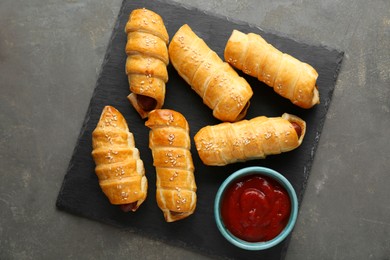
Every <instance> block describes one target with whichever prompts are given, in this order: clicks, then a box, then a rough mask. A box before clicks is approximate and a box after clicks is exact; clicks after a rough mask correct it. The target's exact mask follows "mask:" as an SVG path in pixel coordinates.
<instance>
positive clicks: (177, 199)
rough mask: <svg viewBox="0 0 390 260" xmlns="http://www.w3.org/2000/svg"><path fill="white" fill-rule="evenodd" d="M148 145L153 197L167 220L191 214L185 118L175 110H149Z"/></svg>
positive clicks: (193, 203)
mask: <svg viewBox="0 0 390 260" xmlns="http://www.w3.org/2000/svg"><path fill="white" fill-rule="evenodd" d="M145 125H146V126H147V127H149V128H150V129H151V130H150V134H149V147H150V149H151V150H152V155H153V165H154V166H155V167H156V174H157V178H156V180H157V182H156V187H157V190H156V199H157V204H158V206H159V207H160V209H161V210H162V211H163V213H164V217H165V220H166V221H167V222H173V221H177V220H180V219H183V218H186V217H188V216H189V215H191V214H193V213H194V211H195V208H196V200H197V196H196V189H197V187H196V183H195V177H194V164H193V161H192V156H191V152H190V149H191V140H190V137H189V126H188V122H187V120H186V119H185V118H184V116H183V115H182V114H180V113H179V112H176V111H173V110H169V109H157V110H153V111H151V112H150V113H149V117H148V120H147V121H146V123H145Z"/></svg>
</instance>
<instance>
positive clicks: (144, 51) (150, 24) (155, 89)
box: [125, 8, 169, 118]
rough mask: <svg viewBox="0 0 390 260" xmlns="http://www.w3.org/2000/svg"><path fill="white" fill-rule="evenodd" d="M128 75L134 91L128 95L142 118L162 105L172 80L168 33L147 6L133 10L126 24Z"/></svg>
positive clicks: (157, 16)
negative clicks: (170, 77) (167, 85)
mask: <svg viewBox="0 0 390 260" xmlns="http://www.w3.org/2000/svg"><path fill="white" fill-rule="evenodd" d="M125 32H126V33H127V44H126V54H127V60H126V74H127V75H128V80H129V85H130V91H131V94H130V95H129V96H128V99H129V101H130V103H131V104H132V105H133V106H134V108H135V109H136V110H137V112H138V113H139V114H140V116H141V117H142V118H146V117H147V116H148V113H149V112H150V111H151V110H153V109H158V108H161V107H162V106H163V104H164V100H165V83H166V82H167V81H168V71H167V65H168V63H169V58H168V48H167V45H168V41H169V37H168V32H167V30H166V28H165V25H164V22H163V20H162V18H161V16H160V15H158V14H156V13H155V12H153V11H150V10H147V9H145V8H143V9H136V10H133V11H132V12H131V14H130V17H129V20H128V22H127V24H126V27H125Z"/></svg>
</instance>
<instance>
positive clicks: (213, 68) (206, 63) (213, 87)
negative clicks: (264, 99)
mask: <svg viewBox="0 0 390 260" xmlns="http://www.w3.org/2000/svg"><path fill="white" fill-rule="evenodd" d="M168 51H169V57H170V60H171V63H172V65H173V66H174V67H175V69H176V70H177V71H178V73H179V75H180V76H181V77H182V78H183V79H184V80H185V81H186V82H187V83H188V84H189V85H190V86H191V87H192V89H193V90H194V91H195V92H196V93H197V94H198V95H199V96H200V97H201V98H202V99H203V102H204V103H205V104H206V105H207V106H208V107H209V108H211V109H212V110H213V116H214V117H216V118H218V119H219V120H221V121H229V122H234V121H238V120H240V119H242V118H243V117H244V116H245V115H246V112H247V109H248V107H249V100H250V98H251V97H252V95H253V92H252V89H251V87H250V86H249V84H248V83H247V82H246V80H245V79H244V78H242V77H240V76H239V75H238V74H237V72H236V71H235V70H234V69H233V68H232V67H230V65H229V64H227V63H225V62H223V61H222V60H221V59H220V58H219V56H218V54H217V53H215V52H214V51H212V50H211V49H210V48H209V47H208V46H207V44H206V43H205V42H204V41H203V40H202V39H201V38H199V37H198V36H197V35H196V34H195V33H194V32H193V31H192V30H191V28H190V27H189V26H188V25H187V24H185V25H183V26H182V27H181V28H180V29H179V30H178V31H177V32H176V34H175V35H174V37H173V38H172V41H171V43H170V44H169V47H168Z"/></svg>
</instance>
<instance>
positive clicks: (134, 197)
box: [92, 106, 148, 211]
mask: <svg viewBox="0 0 390 260" xmlns="http://www.w3.org/2000/svg"><path fill="white" fill-rule="evenodd" d="M92 148H93V150H92V157H93V159H94V161H95V164H96V168H95V173H96V175H97V177H98V179H99V185H100V187H101V189H102V191H103V192H104V194H105V195H106V196H107V198H108V199H109V200H110V202H111V204H115V205H126V204H133V205H132V207H131V210H132V211H136V210H137V209H138V207H139V206H140V205H141V204H142V203H143V202H144V200H145V198H146V196H147V187H148V183H147V179H146V176H145V169H144V164H143V162H142V160H141V159H140V156H139V151H138V149H137V148H136V147H135V143H134V137H133V134H132V133H131V132H130V131H129V128H128V125H127V123H126V120H125V118H124V117H123V115H122V114H121V113H120V112H119V111H118V110H116V109H115V108H114V107H112V106H106V107H104V109H103V111H102V114H101V116H100V119H99V122H98V124H97V126H96V128H95V130H94V131H93V132H92Z"/></svg>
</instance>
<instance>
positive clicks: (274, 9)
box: [0, 0, 390, 259]
mask: <svg viewBox="0 0 390 260" xmlns="http://www.w3.org/2000/svg"><path fill="white" fill-rule="evenodd" d="M175 2H180V3H184V4H185V5H188V6H194V7H197V8H199V9H201V10H205V11H207V12H210V13H215V14H218V15H222V16H227V17H230V18H232V19H235V20H241V21H246V22H249V23H251V24H255V25H257V26H259V27H261V28H262V29H264V30H268V31H272V32H277V33H279V34H283V35H288V36H289V37H291V38H294V39H296V40H299V41H303V42H306V43H309V44H322V45H326V46H330V47H332V48H336V49H340V50H343V51H345V56H344V61H343V65H342V68H341V72H340V75H339V77H338V81H337V85H336V89H335V91H334V96H333V100H332V103H331V106H330V109H329V112H328V117H327V119H326V121H325V125H324V129H323V133H322V136H321V140H320V143H319V147H318V149H317V153H316V157H315V160H314V164H313V167H312V170H311V176H310V179H309V182H308V186H307V190H306V193H305V197H304V200H303V204H302V207H301V211H300V215H299V218H298V223H297V225H296V228H295V230H294V232H293V235H292V239H291V243H290V247H289V250H288V253H287V259H314V258H316V259H388V257H389V255H390V249H389V248H390V239H389V237H390V222H389V220H390V207H389V201H388V199H389V197H390V191H389V189H388V187H387V186H388V184H389V182H390V180H389V179H390V178H389V175H388V172H389V169H390V163H389V161H390V148H389V145H388V143H389V141H388V134H389V130H388V129H389V128H390V88H389V86H390V69H389V68H390V52H389V49H390V12H389V10H390V2H389V1H385V0H373V1H352V0H346V1H340V0H337V1H336V0H330V1H320V0H315V1H303V0H301V1H299V0H298V1H262V2H261V3H259V1H256V0H242V1H233V0H229V1H227V0H223V1H220V0H218V1H217V0H207V1H205V0H202V1H196V2H194V1H190V0H182V1H176V0H175ZM120 5H121V1H120V0H107V1H99V2H97V1H91V0H80V1H76V0H68V1H53V0H30V1H19V0H18V1H11V0H3V1H1V2H0V24H1V25H2V26H1V27H0V78H1V83H0V86H1V88H0V91H1V96H0V108H1V109H0V111H1V113H0V122H1V123H0V125H1V127H0V143H1V151H0V160H1V165H2V181H1V184H0V259H53V258H61V259H66V258H79V259H80V258H82V259H107V258H116V259H128V258H132V259H133V258H142V259H156V258H159V259H183V258H184V257H188V258H191V259H203V258H205V257H204V256H202V255H199V254H197V253H196V252H189V251H186V250H183V249H181V248H177V247H171V246H168V245H166V244H164V243H161V242H158V241H153V240H148V239H146V238H144V237H142V236H141V235H139V234H132V233H130V234H129V232H128V231H122V230H119V229H116V228H112V227H110V226H105V225H102V224H100V223H96V222H93V221H90V220H87V219H84V218H79V217H75V216H72V215H70V214H64V213H63V212H58V211H57V210H56V209H55V200H56V197H57V194H58V191H59V188H60V185H61V183H62V180H63V176H64V174H65V172H66V168H67V165H68V162H69V159H70V157H71V154H72V151H73V147H74V145H75V142H76V139H77V136H78V134H79V131H80V127H81V125H82V122H83V119H84V115H85V112H86V109H87V107H88V104H89V100H90V98H91V95H92V91H93V89H94V87H95V83H96V79H97V76H98V74H99V71H100V68H101V63H102V61H103V57H104V54H105V50H106V47H107V43H108V40H109V37H110V34H111V31H112V28H113V25H114V23H115V19H116V17H117V14H118V11H119V8H120Z"/></svg>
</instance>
